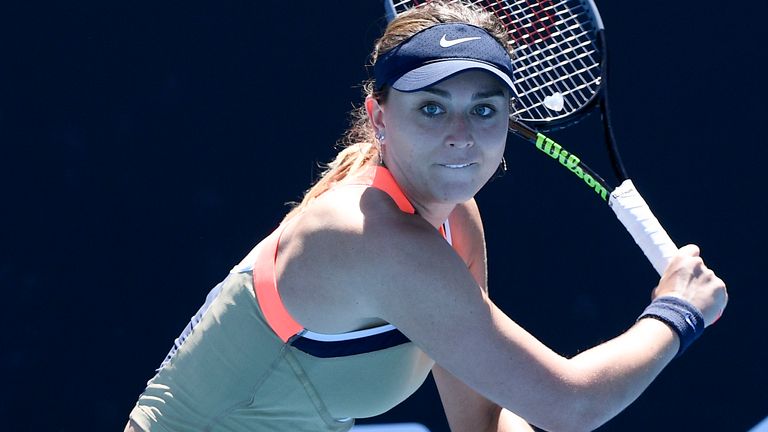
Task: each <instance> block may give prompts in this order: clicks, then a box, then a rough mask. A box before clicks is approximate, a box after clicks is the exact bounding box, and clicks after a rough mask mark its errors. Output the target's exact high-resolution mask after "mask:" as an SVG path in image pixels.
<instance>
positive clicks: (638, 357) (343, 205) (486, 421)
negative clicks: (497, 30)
mask: <svg viewBox="0 0 768 432" xmlns="http://www.w3.org/2000/svg"><path fill="white" fill-rule="evenodd" d="M507 97H508V94H507V93H506V90H505V89H503V88H502V87H501V85H499V84H498V82H497V81H496V80H495V79H494V78H492V77H491V76H490V75H489V74H487V73H484V72H480V71H469V72H464V73H461V74H459V75H456V76H454V77H452V78H450V79H448V80H446V81H443V82H442V83H439V84H437V85H436V86H434V87H433V88H431V89H428V90H427V91H420V92H415V93H401V92H397V91H393V92H392V93H391V95H390V98H389V100H388V102H387V104H386V105H383V106H382V105H379V104H378V103H377V102H376V101H375V100H373V99H369V100H367V102H366V108H367V110H368V112H369V115H370V118H371V121H372V123H373V124H374V125H375V127H376V128H377V131H378V132H382V133H384V136H385V140H384V142H385V148H384V156H383V158H384V163H385V165H386V166H387V167H388V168H389V169H390V171H391V172H392V175H393V176H394V177H395V179H396V180H397V181H398V183H399V184H400V186H401V187H402V188H403V190H404V191H405V193H406V195H407V196H409V197H410V198H411V200H412V203H413V205H414V207H416V209H417V213H418V214H420V215H421V216H422V218H414V217H410V216H408V215H405V214H404V213H402V212H401V211H399V210H398V209H397V208H396V207H395V206H394V205H393V203H392V202H391V200H390V199H389V197H388V196H386V195H385V194H384V193H383V192H380V191H377V190H365V191H364V190H363V189H362V188H344V189H340V190H339V191H332V192H330V193H327V194H324V195H322V196H321V197H320V198H318V200H317V201H316V202H315V203H314V204H313V206H312V207H311V208H310V209H309V210H308V211H307V212H305V213H304V214H302V215H301V216H300V217H301V218H302V220H301V221H300V222H299V223H295V224H293V225H292V228H291V229H289V230H288V231H286V233H285V234H284V237H283V242H282V245H281V248H280V251H279V254H280V256H279V258H278V263H283V265H282V266H280V268H278V269H277V272H278V278H279V281H278V285H279V286H280V287H281V295H282V297H283V300H284V302H285V304H286V306H287V308H288V310H289V312H290V313H291V314H292V315H293V316H294V317H295V318H296V319H297V320H298V321H299V322H300V323H301V324H303V325H304V326H305V327H307V328H310V329H314V330H315V331H319V332H324V333H334V332H345V331H350V330H354V329H357V328H361V327H364V326H370V325H373V324H377V323H381V322H383V321H386V322H390V323H392V324H394V325H395V326H397V327H398V328H399V329H400V330H401V331H402V332H403V333H405V334H406V335H407V336H408V337H409V338H410V339H411V340H413V341H414V342H415V343H416V344H418V345H419V346H420V347H421V348H422V349H423V350H424V351H425V352H426V353H427V354H428V355H430V356H431V357H432V358H433V359H434V360H435V362H436V363H437V365H439V366H435V368H434V371H433V372H434V376H435V379H436V382H437V385H438V389H439V391H440V397H441V399H442V402H443V405H444V407H445V411H446V415H447V417H448V420H449V423H450V425H451V430H452V431H483V430H487V431H514V430H517V431H520V430H528V431H530V430H532V429H531V428H530V426H528V425H527V424H526V423H525V422H523V421H522V420H521V419H520V417H522V418H524V419H526V420H527V421H528V422H530V423H531V424H535V425H537V426H538V427H541V428H543V429H546V430H552V431H585V430H593V429H595V428H597V427H598V426H600V425H601V424H603V423H604V422H606V421H607V420H609V419H610V418H612V417H613V416H615V415H616V414H617V413H619V412H620V411H621V410H623V409H624V408H625V407H626V406H627V405H629V403H631V402H632V401H633V400H634V399H635V398H637V396H639V395H640V393H641V392H642V391H643V390H644V389H645V388H646V387H647V386H648V385H649V384H650V383H651V381H652V380H653V379H654V378H655V377H656V376H657V375H658V373H659V372H660V371H661V370H662V369H663V368H664V366H666V365H667V364H668V363H669V362H670V361H671V360H672V358H673V357H674V356H675V354H676V353H677V349H678V340H677V336H676V335H675V333H674V332H673V331H672V330H671V329H670V328H669V327H667V326H666V325H665V324H663V323H661V322H659V321H656V320H654V319H643V320H640V321H639V322H638V323H636V324H635V325H634V326H632V327H631V328H630V329H629V330H628V331H627V332H626V333H624V334H622V335H620V336H618V337H617V338H615V339H613V340H610V341H608V342H606V343H604V344H602V345H600V346H597V347H594V348H592V349H589V350H587V351H584V352H583V353H581V354H579V355H577V356H575V357H573V358H570V359H568V358H564V357H562V356H560V355H558V354H556V353H555V352H553V351H552V350H550V349H549V348H547V347H546V346H545V345H543V344H542V343H541V342H539V341H538V340H536V339H535V338H534V337H533V336H531V335H530V334H529V333H528V332H526V331H525V330H524V329H523V328H521V327H520V326H518V325H517V324H515V322H514V321H513V320H512V319H510V318H509V317H507V316H506V315H505V314H504V313H503V312H502V311H501V310H499V309H498V308H497V307H496V306H495V305H494V304H493V303H492V302H491V300H490V299H489V298H488V291H487V283H486V280H487V277H486V257H485V242H484V235H483V227H482V222H481V219H480V215H479V212H478V209H477V206H476V205H475V203H474V200H473V199H472V196H474V194H475V193H477V191H478V190H479V189H480V187H481V186H482V185H483V184H485V182H486V181H487V180H488V179H489V178H490V176H491V175H492V174H493V173H494V171H495V170H496V168H497V167H498V164H499V161H500V159H501V155H502V152H503V149H504V142H505V136H506V119H507V114H508V112H507V108H506V107H507V103H506V100H507V99H506V98H507ZM466 163H470V164H471V165H469V166H468V167H465V168H449V167H447V166H446V165H453V166H457V165H461V164H466ZM358 202H359V206H358ZM361 208H362V211H361ZM363 213H365V214H366V215H367V216H366V217H365V218H363V217H362V215H363ZM449 215H450V222H451V227H452V230H453V235H454V240H455V243H456V244H457V245H459V249H458V252H459V255H460V256H457V255H456V254H455V253H454V251H453V250H452V249H451V247H450V246H449V245H447V244H446V243H445V241H443V240H442V239H441V238H440V237H439V236H436V235H435V232H434V231H435V228H436V227H437V226H439V225H440V224H441V223H442V221H444V220H445V219H446V218H448V217H449ZM371 244H376V245H377V247H375V248H371V247H368V245H371ZM329 250H332V251H333V253H328V251H329ZM698 255H699V251H698V248H697V247H696V246H692V245H689V246H686V247H684V248H682V249H681V250H680V252H679V253H678V255H677V256H676V257H675V258H674V259H673V260H672V262H671V264H670V266H669V268H668V270H667V271H666V272H665V274H664V276H663V277H662V279H661V281H660V283H659V286H658V287H657V288H656V289H655V290H654V292H653V296H654V297H656V296H661V295H674V296H677V297H680V298H683V299H685V300H687V301H689V302H691V303H692V304H694V305H695V306H697V307H698V308H699V309H700V310H701V311H702V313H703V315H704V318H705V323H706V325H710V324H712V322H713V321H715V319H716V318H717V317H719V316H720V314H721V313H722V311H723V309H724V307H725V304H726V301H727V300H726V299H727V295H726V289H725V285H724V283H723V282H722V281H721V280H720V279H719V278H718V277H717V276H715V274H714V273H713V272H712V271H711V270H709V269H708V268H707V267H706V266H705V265H704V263H703V261H702V259H701V258H700V257H699V256H698ZM462 260H463V262H462ZM328 268H339V269H343V271H338V272H333V273H331V274H329V272H327V271H324V270H325V269H328ZM318 275H322V277H321V278H318ZM547 285H548V282H547V280H546V278H545V277H542V284H541V286H539V287H514V288H511V289H546V288H545V287H546V286H547ZM309 286H311V287H312V290H306V289H303V288H304V287H309ZM457 347H461V349H457ZM552 406H557V407H558V409H556V410H552V409H551V407H552ZM513 412H514V413H515V414H512V413H513ZM518 416H519V417H518ZM126 431H138V428H132V427H131V426H130V425H129V426H128V427H127V428H126Z"/></svg>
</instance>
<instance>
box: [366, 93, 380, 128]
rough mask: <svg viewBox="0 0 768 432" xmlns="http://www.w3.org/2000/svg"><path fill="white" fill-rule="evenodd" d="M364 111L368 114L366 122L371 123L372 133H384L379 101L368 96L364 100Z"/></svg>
mask: <svg viewBox="0 0 768 432" xmlns="http://www.w3.org/2000/svg"><path fill="white" fill-rule="evenodd" d="M365 111H366V112H367V113H368V121H370V122H371V125H372V126H373V131H374V132H377V133H378V132H384V129H385V125H384V110H383V109H382V106H381V105H380V104H379V101H377V100H376V99H374V98H373V96H368V97H366V98H365Z"/></svg>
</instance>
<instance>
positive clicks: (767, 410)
mask: <svg viewBox="0 0 768 432" xmlns="http://www.w3.org/2000/svg"><path fill="white" fill-rule="evenodd" d="M599 6H600V7H601V12H602V14H603V19H604V21H605V23H606V27H607V28H608V42H609V46H610V50H611V54H612V60H611V61H612V63H611V65H612V79H611V81H610V89H611V93H612V108H613V115H614V124H615V128H616V134H617V137H618V139H619V141H620V143H621V147H622V150H623V155H624V158H625V162H626V165H627V168H628V170H629V171H630V174H631V175H632V176H633V178H634V179H635V183H636V184H637V185H638V187H639V189H640V190H641V191H642V192H643V194H644V195H645V196H646V199H647V200H648V201H649V202H650V204H651V205H652V207H653V208H654V210H655V212H656V214H657V216H658V217H659V218H660V219H661V220H662V222H663V223H664V224H665V225H666V227H667V229H668V231H669V232H670V233H671V235H672V237H673V238H674V239H675V240H676V241H677V242H678V243H679V244H681V245H682V244H684V243H688V242H696V243H698V244H699V245H700V246H701V248H702V250H703V255H704V257H705V259H706V260H707V262H708V264H709V265H710V266H711V267H713V268H715V269H716V271H717V272H718V273H719V274H720V275H721V276H722V277H723V278H724V279H725V280H726V282H727V283H728V285H729V288H730V293H731V303H730V305H729V308H728V310H727V311H726V315H725V316H724V318H723V319H722V321H721V322H720V323H718V324H717V325H716V326H714V327H712V328H711V329H709V330H708V331H707V333H706V335H705V337H704V338H703V339H702V340H701V341H699V342H698V343H697V344H695V345H694V346H693V347H692V348H691V349H690V351H689V352H688V353H687V354H686V355H685V356H684V357H683V358H681V359H679V360H676V361H675V362H673V363H672V364H671V365H670V366H669V368H667V369H666V370H665V371H664V372H663V373H662V374H661V376H660V377H659V379H658V380H657V381H656V382H655V383H654V384H652V385H651V387H650V388H649V389H648V390H647V391H646V392H645V393H644V394H643V395H642V396H641V397H640V399H639V400H638V401H637V402H636V403H635V404H633V405H632V406H631V407H630V408H628V409H627V410H626V411H625V412H623V413H622V414H620V415H619V416H618V417H617V418H616V419H614V420H612V421H611V422H609V423H608V424H607V425H606V426H604V427H603V428H601V429H600V430H603V431H641V430H642V431H645V430H662V431H672V430H683V429H686V430H688V429H690V430H706V431H715V430H717V431H723V430H727V431H744V430H747V429H748V428H749V427H751V426H752V425H754V424H756V423H757V422H758V421H759V420H760V419H762V418H763V417H765V416H766V415H768V392H766V388H765V387H766V384H768V379H767V378H768V376H767V374H766V372H765V368H766V365H768V344H767V343H766V342H767V339H768V338H767V337H766V312H765V311H766V307H765V304H766V299H768V295H766V293H765V282H764V275H763V273H762V271H763V270H764V269H765V267H766V263H765V258H766V253H765V246H764V245H765V242H766V240H767V239H768V236H766V229H765V221H766V216H767V213H766V210H765V208H764V206H763V205H762V200H763V199H764V198H763V195H764V186H763V184H764V181H763V176H764V171H763V164H764V163H765V161H766V153H767V152H766V150H765V139H764V138H763V134H762V133H761V129H762V128H761V127H762V126H763V123H764V122H765V114H766V108H765V100H766V96H767V94H766V90H765V87H764V82H765V81H764V79H762V78H763V77H764V75H765V69H764V63H765V60H766V49H765V45H764V44H765V42H766V41H767V40H768V38H767V37H766V36H768V35H767V34H766V30H765V27H764V26H762V25H760V24H758V20H759V18H760V17H763V16H765V15H766V12H768V6H767V5H766V3H765V2H746V3H739V4H738V6H737V7H736V6H734V7H733V8H728V7H726V5H724V4H723V3H722V2H714V1H694V0H683V1H677V2H668V1H646V2H608V1H600V2H599ZM382 17H383V8H382V7H381V5H380V3H379V2H378V1H352V0H346V1H345V0H335V1H330V0H329V1H325V2H219V3H216V4H214V3H209V4H198V3H189V2H181V1H165V2H90V3H89V2H56V3H54V2H51V3H44V2H36V1H29V2H16V3H15V4H4V5H2V6H0V56H1V57H0V192H1V193H2V197H3V199H2V202H3V204H2V212H0V214H1V216H0V217H1V218H2V224H0V236H1V237H0V244H1V245H2V247H0V254H1V255H0V287H2V290H3V291H2V292H3V301H2V305H3V308H2V309H3V312H2V314H0V326H1V327H0V328H2V333H1V335H0V338H1V341H2V342H1V345H0V347H1V348H0V349H1V350H2V351H1V352H2V354H1V355H0V362H1V363H0V370H2V377H3V384H4V391H3V392H2V393H1V394H0V419H2V420H1V421H2V424H3V426H2V429H3V430H9V431H28V430H29V431H32V430H34V431H76V430H77V431H81V430H93V431H101V430H120V429H121V428H122V426H123V424H124V423H125V419H126V416H127V414H128V412H129V410H130V408H131V407H132V405H133V404H134V402H135V400H136V397H137V396H138V394H139V393H140V392H141V391H142V389H143V387H144V384H145V382H146V381H147V380H148V379H149V378H150V377H151V375H152V374H153V370H154V368H155V367H156V366H157V365H158V364H159V363H160V361H161V360H162V358H163V357H164V356H165V354H166V352H167V350H168V349H169V348H170V345H171V343H172V340H173V338H175V337H176V336H177V335H178V333H179V332H180V331H181V329H182V328H183V327H184V325H185V324H186V322H187V321H188V319H189V317H190V316H191V315H192V314H193V313H194V312H195V311H196V309H197V307H198V306H199V305H200V304H201V303H202V301H203V299H204V296H205V294H206V293H207V291H208V289H209V288H210V287H211V286H213V285H214V284H215V283H216V282H218V281H219V280H220V279H221V278H222V277H223V276H224V275H225V274H226V272H227V271H228V270H229V268H230V267H231V266H232V265H233V264H235V263H236V262H237V261H239V259H240V258H241V257H242V256H243V255H244V254H245V253H247V251H248V250H249V249H250V248H251V247H252V246H253V244H255V243H256V242H257V241H258V240H259V239H260V238H261V237H262V236H263V235H264V234H266V233H267V232H268V231H269V230H270V229H271V228H273V227H274V226H275V225H276V224H277V222H278V221H279V220H280V218H281V216H282V214H283V213H284V212H285V210H286V206H285V205H284V203H285V202H288V201H292V200H296V199H298V198H299V197H300V195H301V192H302V191H303V190H304V189H305V188H306V187H307V186H308V185H309V183H310V181H311V180H312V179H313V178H314V176H315V175H316V174H317V172H318V169H317V164H318V163H319V162H324V161H327V160H328V159H330V158H331V157H332V156H333V154H334V153H335V149H334V142H335V141H336V140H337V138H338V137H339V136H340V134H341V133H342V132H343V130H344V129H345V127H346V124H347V117H346V113H347V112H348V111H349V109H350V107H351V104H352V103H359V102H360V100H361V99H360V93H361V92H360V88H359V86H358V84H359V83H360V82H361V81H362V80H363V79H364V78H366V77H367V71H366V69H365V67H364V64H365V63H366V61H367V55H368V53H369V50H370V47H371V45H372V42H373V39H374V38H375V37H376V36H377V35H378V34H379V33H380V30H381V28H382V25H383V19H382ZM556 137H557V138H559V139H560V140H561V141H562V142H564V143H568V147H572V148H573V150H574V151H576V152H578V153H581V154H582V156H583V157H584V159H586V160H588V161H590V165H594V166H595V168H597V170H598V171H603V172H605V167H606V165H605V161H604V160H603V159H602V158H603V156H602V151H601V150H600V148H599V147H596V150H591V149H590V146H595V145H602V144H600V143H601V141H600V139H601V136H600V129H599V127H598V125H597V123H596V118H591V119H589V120H587V121H586V122H584V123H583V124H581V125H579V126H577V127H575V128H574V129H569V130H567V131H562V132H560V133H558V134H556ZM595 143H597V144H595ZM546 159H547V158H545V157H543V156H542V155H541V154H539V153H537V152H535V151H532V150H531V148H530V146H529V145H528V144H527V143H524V142H522V141H520V140H518V139H516V138H510V140H509V144H508V148H507V161H508V163H509V164H510V168H511V170H510V172H508V173H507V175H506V176H505V177H503V178H501V179H498V180H495V181H493V182H492V183H491V184H489V185H488V186H487V187H486V188H485V189H484V190H483V191H482V192H481V193H480V194H479V196H478V198H477V199H478V202H479V204H480V206H481V210H482V211H483V213H484V216H485V223H486V230H487V234H488V250H489V265H490V287H491V292H492V297H493V298H494V299H495V300H496V302H497V303H498V304H499V305H501V306H502V307H503V308H504V309H505V310H506V311H507V312H508V314H509V315H510V316H512V317H513V318H514V319H516V320H517V321H518V322H519V323H521V324H522V325H523V326H525V327H526V328H527V329H529V330H530V331H531V332H532V333H533V334H534V335H536V336H537V337H538V338H540V339H541V340H542V341H544V342H545V343H547V344H548V345H550V346H551V347H553V348H554V349H555V350H557V351H558V352H560V353H562V354H564V355H573V354H576V353H578V352H579V351H580V350H583V349H585V348H587V347H589V346H592V345H594V344H597V343H599V342H601V341H604V340H607V339H609V338H611V337H613V336H615V335H616V334H618V333H619V332H621V331H623V330H624V329H626V328H627V327H628V326H629V325H630V324H631V323H632V321H633V319H634V317H635V316H636V315H637V314H638V313H639V312H640V311H641V310H642V309H643V307H644V306H645V305H646V304H647V302H648V299H649V295H650V290H651V289H652V288H653V286H654V284H655V282H656V279H657V278H656V276H655V275H654V272H653V270H652V268H651V267H650V265H648V264H647V262H645V260H644V258H643V256H642V254H641V253H640V252H639V251H638V250H637V248H636V247H635V246H634V245H633V244H632V242H631V240H630V239H629V237H628V235H627V234H626V233H625V232H624V231H623V229H622V228H621V227H620V225H619V224H618V222H617V221H616V220H615V219H614V217H613V214H612V212H610V210H608V209H607V208H603V204H601V203H600V202H598V201H597V200H594V199H593V198H591V197H590V196H589V191H588V190H587V189H586V188H584V187H583V186H582V185H580V184H579V182H578V181H575V180H574V179H573V178H570V174H569V173H567V172H565V171H564V170H562V169H559V168H557V167H555V166H553V165H552V162H551V161H549V160H546ZM481 354H482V353H478V354H477V355H481ZM552 409H557V407H552ZM372 421H374V422H390V421H391V422H395V421H417V422H421V423H424V424H426V425H428V426H429V427H430V428H432V430H434V431H441V430H445V427H446V426H445V423H444V419H443V414H442V412H441V408H440V404H439V400H438V398H437V395H436V394H435V390H434V386H433V384H432V383H431V381H430V382H428V384H427V385H425V386H424V388H423V389H422V390H420V391H419V392H418V393H417V395H415V396H414V397H413V398H411V399H410V400H409V401H407V402H406V403H404V404H402V405H401V406H400V407H398V408H396V409H395V410H393V411H392V412H391V413H389V414H387V415H385V416H382V417H381V418H376V419H373V420H372Z"/></svg>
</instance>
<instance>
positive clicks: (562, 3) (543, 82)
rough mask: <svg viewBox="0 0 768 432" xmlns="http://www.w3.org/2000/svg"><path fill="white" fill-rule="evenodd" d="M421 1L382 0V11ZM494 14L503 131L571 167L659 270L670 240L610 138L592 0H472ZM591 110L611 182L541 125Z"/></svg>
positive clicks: (390, 13) (603, 58) (556, 124)
mask: <svg viewBox="0 0 768 432" xmlns="http://www.w3.org/2000/svg"><path fill="white" fill-rule="evenodd" d="M428 2H429V0H409V1H399V0H394V1H392V0H385V1H384V4H385V8H386V11H387V17H388V18H389V19H390V20H391V19H392V18H394V16H395V15H397V14H399V13H402V12H404V11H406V10H408V9H410V8H412V7H417V6H419V5H420V4H424V3H428ZM471 3H473V4H476V5H479V6H482V7H484V8H485V9H486V10H488V11H491V12H493V13H494V14H495V15H496V16H497V17H499V18H500V19H501V21H502V22H503V23H504V25H505V26H506V28H507V31H508V33H509V35H510V36H511V39H512V40H513V41H514V47H515V50H514V56H513V58H512V63H513V66H514V84H515V88H516V91H517V103H516V106H515V108H514V112H512V113H511V115H510V121H509V130H510V131H511V132H513V133H515V134H516V135H518V136H520V137H522V138H524V139H525V140H527V141H529V142H530V143H532V144H534V145H535V147H536V148H537V149H538V150H540V151H541V152H543V153H544V154H545V155H547V156H549V157H550V158H552V159H553V160H554V161H557V162H558V163H559V164H560V165H561V166H562V167H563V168H565V169H567V170H569V171H571V172H572V173H573V174H574V175H575V176H576V177H577V178H579V179H580V180H581V181H582V182H583V183H584V184H585V185H586V186H587V187H589V188H590V189H592V191H593V193H594V195H595V196H597V197H598V198H599V199H601V200H603V201H605V202H606V203H607V204H608V205H609V206H610V207H611V208H612V209H613V211H614V213H616V217H617V218H618V219H619V221H621V223H622V224H623V225H624V227H625V228H626V229H627V231H628V232H629V233H630V234H631V235H632V238H633V239H634V240H635V242H636V243H637V244H638V246H640V249H642V251H643V253H644V254H645V256H646V257H647V258H648V260H649V261H650V262H651V264H652V265H653V267H654V268H655V269H656V271H657V272H658V273H659V274H660V275H661V274H662V273H663V272H664V270H665V269H666V268H667V264H668V263H669V259H670V258H671V257H672V255H674V254H675V252H676V251H677V247H676V246H675V244H674V243H673V242H672V239H670V238H669V235H667V232H666V231H664V228H662V226H661V224H660V223H659V221H658V220H657V219H656V217H655V216H654V215H653V213H652V212H651V209H650V208H649V207H648V204H646V202H645V200H644V199H643V197H642V196H641V195H640V193H639V192H638V191H637V189H635V186H634V185H633V184H632V180H630V179H629V177H628V176H627V173H626V170H625V169H624V165H623V163H622V162H621V158H620V156H619V151H618V148H617V146H616V142H615V139H614V137H613V130H612V128H611V122H610V115H609V109H608V96H607V85H606V81H607V78H608V75H607V52H606V45H605V31H604V28H603V22H602V19H601V18H600V14H599V12H598V10H597V6H596V5H595V3H594V1H593V0H472V1H471ZM597 109H599V110H600V114H601V118H602V124H603V132H604V137H605V144H606V150H607V153H608V156H609V159H610V162H611V166H612V167H613V171H614V176H615V178H616V183H617V184H618V186H616V187H612V186H610V185H609V184H608V183H607V182H606V181H605V180H604V179H603V178H602V177H601V176H599V175H598V174H597V173H596V172H594V171H593V170H592V169H590V168H589V167H588V166H587V165H586V164H585V163H584V162H582V160H581V158H579V157H578V156H576V155H575V154H573V153H571V152H569V151H568V150H566V149H565V148H564V147H563V146H562V145H561V144H559V143H557V142H555V141H554V140H552V139H550V138H549V137H547V136H546V135H544V132H547V131H552V130H556V129H562V128H565V127H568V126H570V125H573V124H575V123H577V122H579V121H580V120H581V119H583V118H584V117H585V116H587V115H589V114H590V113H592V112H593V111H595V110H597Z"/></svg>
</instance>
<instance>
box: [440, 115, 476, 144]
mask: <svg viewBox="0 0 768 432" xmlns="http://www.w3.org/2000/svg"><path fill="white" fill-rule="evenodd" d="M447 132H448V135H447V136H446V141H445V143H446V145H447V146H449V147H454V148H465V147H471V146H473V145H475V141H474V138H473V137H472V130H471V125H470V122H469V119H468V118H467V117H466V116H464V115H456V116H454V118H452V119H451V122H450V125H449V126H448V131H447Z"/></svg>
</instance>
